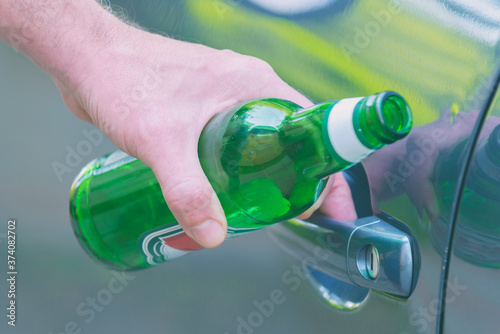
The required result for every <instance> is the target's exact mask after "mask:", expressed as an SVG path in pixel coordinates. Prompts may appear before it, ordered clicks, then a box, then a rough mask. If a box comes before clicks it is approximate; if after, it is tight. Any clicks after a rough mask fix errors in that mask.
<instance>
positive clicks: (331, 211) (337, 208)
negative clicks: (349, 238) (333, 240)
mask: <svg viewBox="0 0 500 334" xmlns="http://www.w3.org/2000/svg"><path fill="white" fill-rule="evenodd" d="M320 211H321V212H322V213H324V214H325V215H327V216H329V217H330V218H333V219H338V220H353V219H356V218H358V216H357V215H356V209H355V207H354V202H353V200H352V194H351V189H350V188H349V184H348V183H347V181H346V180H345V178H344V175H342V173H337V174H335V182H334V183H333V186H332V189H331V190H330V192H329V193H328V195H327V196H326V198H325V200H324V201H323V204H322V205H321V207H320Z"/></svg>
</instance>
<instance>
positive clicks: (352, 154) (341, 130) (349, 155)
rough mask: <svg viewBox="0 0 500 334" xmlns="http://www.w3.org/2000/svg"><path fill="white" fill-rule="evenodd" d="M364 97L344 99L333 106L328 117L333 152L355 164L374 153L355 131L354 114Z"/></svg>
mask: <svg viewBox="0 0 500 334" xmlns="http://www.w3.org/2000/svg"><path fill="white" fill-rule="evenodd" d="M362 99H363V98H362V97H356V98H351V99H343V100H340V101H339V102H337V103H336V104H335V105H333V107H332V109H331V111H330V114H329V116H328V123H327V128H328V137H329V139H330V143H331V144H332V147H333V150H334V151H335V152H336V153H337V154H338V155H339V156H340V157H341V158H342V159H344V160H345V161H348V162H351V163H355V162H358V161H360V160H361V159H363V158H365V157H366V156H368V155H369V154H370V153H372V152H373V150H372V149H370V148H368V147H366V146H365V145H363V143H361V141H360V140H359V139H358V136H357V135H356V130H355V129H354V125H353V124H354V123H353V114H354V109H355V108H356V105H357V104H358V102H359V101H360V100H362Z"/></svg>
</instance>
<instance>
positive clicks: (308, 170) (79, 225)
mask: <svg viewBox="0 0 500 334" xmlns="http://www.w3.org/2000/svg"><path fill="white" fill-rule="evenodd" d="M339 101H345V100H339ZM339 101H330V102H325V103H323V104H319V105H316V106H314V107H311V108H308V109H302V108H301V107H300V106H298V105H296V104H294V103H292V102H289V101H285V100H279V99H261V100H255V101H250V102H246V103H243V104H240V105H238V106H235V107H233V108H229V109H227V110H225V111H223V112H221V113H219V114H217V115H216V116H214V118H212V120H211V121H210V122H209V123H208V124H207V125H206V127H205V128H204V130H203V132H202V134H201V136H200V140H199V147H198V154H199V158H200V162H201V165H202V168H203V170H204V172H205V174H206V175H207V178H208V179H209V181H210V183H211V185H212V187H213V188H214V190H215V192H216V194H217V196H218V198H219V200H220V202H221V204H222V207H223V209H224V212H225V215H226V218H227V221H228V237H233V236H236V235H240V234H242V233H246V232H249V231H253V230H256V229H260V228H263V227H265V226H268V225H270V224H274V223H277V222H280V221H284V220H287V219H291V218H294V217H296V216H298V215H300V214H301V213H303V212H304V211H306V210H307V209H308V208H309V207H311V206H312V205H313V204H314V202H315V201H316V200H317V199H318V197H319V195H320V194H321V192H322V191H323V189H324V187H325V185H326V183H327V180H328V178H327V177H328V175H330V174H333V173H335V172H338V171H341V170H343V169H345V168H348V167H349V166H350V165H352V164H354V163H357V162H358V161H359V160H360V159H362V158H363V157H364V156H365V155H367V154H369V153H370V152H371V151H372V150H373V149H374V148H373V147H369V148H365V150H364V151H363V150H362V149H361V152H358V153H357V154H358V156H356V157H355V159H353V157H352V156H349V157H348V159H350V160H355V161H347V160H345V159H344V158H343V157H341V156H339V155H336V154H335V152H334V151H333V153H332V143H331V142H330V141H329V139H328V131H327V130H328V129H327V127H326V125H325V124H326V120H325V119H326V118H327V117H328V113H329V112H330V111H331V110H332V109H334V108H333V107H334V106H335V105H336V104H337V103H338V102H339ZM403 101H404V100H403ZM404 112H405V113H406V112H407V111H406V110H405V111H404ZM351 115H352V110H351ZM351 118H352V116H351ZM406 121H407V122H406V123H408V120H407V119H406ZM349 122H350V123H351V127H352V123H353V122H352V119H351V120H349ZM410 124H411V120H410ZM405 126H406V128H405V129H404V130H405V131H406V132H408V131H409V127H408V124H405ZM335 145H336V146H337V147H338V145H339V144H338V143H337V144H335ZM335 145H334V146H335ZM343 145H344V146H349V143H346V144H343ZM381 145H383V144H381ZM344 149H347V151H349V150H348V148H344ZM344 157H345V156H344ZM193 205H196V203H193ZM70 211H71V216H72V219H73V223H74V229H75V233H76V235H77V237H78V239H79V240H80V241H81V243H82V245H83V247H84V248H85V249H86V250H87V251H89V253H91V254H92V255H93V257H95V258H96V259H98V260H99V261H100V262H102V263H104V264H107V265H108V266H112V267H115V268H116V267H117V268H120V269H140V268H146V267H149V266H152V265H155V264H158V263H161V262H165V261H168V260H171V259H173V258H176V257H178V256H181V255H184V254H186V253H187V252H189V251H192V250H197V249H200V248H201V246H199V245H198V244H197V243H195V242H194V241H192V240H191V239H190V238H189V237H188V236H187V235H186V234H185V233H184V232H183V231H182V229H181V228H180V226H179V225H178V223H177V222H176V220H175V218H174V217H173V215H172V213H171V212H170V210H169V209H168V206H167V204H166V203H165V200H164V199H163V196H162V193H161V189H160V186H159V184H158V182H157V180H156V178H155V176H154V174H153V172H152V171H151V169H149V168H148V167H147V166H146V165H144V164H143V163H142V162H140V161H139V160H137V159H134V158H131V157H129V156H127V155H125V154H124V153H122V152H119V151H118V152H115V153H113V154H111V155H110V156H107V157H103V158H100V159H97V160H95V161H93V162H91V163H90V164H89V165H88V166H87V167H85V168H84V170H83V171H82V172H81V173H80V175H79V176H78V177H77V179H76V180H75V182H74V184H73V187H72V190H71V194H70Z"/></svg>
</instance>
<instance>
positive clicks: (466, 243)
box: [431, 125, 500, 268]
mask: <svg viewBox="0 0 500 334" xmlns="http://www.w3.org/2000/svg"><path fill="white" fill-rule="evenodd" d="M466 144H467V139H465V140H463V141H462V142H460V143H459V144H457V145H456V146H455V147H454V148H453V149H451V150H450V153H449V155H445V156H444V158H443V159H442V160H443V161H442V162H441V163H438V165H437V166H436V167H437V168H436V170H437V178H438V181H439V182H438V187H437V188H436V196H437V198H438V203H439V207H440V211H441V213H440V218H439V219H438V220H437V221H436V222H435V223H434V224H433V225H432V226H431V228H432V235H433V241H434V245H435V246H436V248H437V249H438V250H439V251H441V252H442V251H443V246H444V244H445V240H446V234H447V232H448V228H449V223H448V221H449V217H450V214H451V213H450V210H451V208H452V205H453V200H454V198H455V191H456V186H457V184H456V180H457V179H458V173H459V171H460V169H459V168H457V161H463V159H464V156H463V155H464V150H465V146H466ZM498 217H500V125H498V126H496V127H495V129H494V130H493V131H492V132H491V133H490V135H489V136H488V137H487V138H485V139H484V140H482V141H481V142H480V143H479V144H478V146H477V148H476V151H475V154H474V156H473V158H472V161H471V167H470V172H469V174H468V176H467V181H466V184H465V189H464V193H463V197H462V204H461V208H460V213H459V218H458V221H457V224H458V225H457V228H456V234H455V240H458V241H459V242H456V243H455V249H454V253H455V255H456V256H458V257H460V258H461V259H463V260H465V261H468V262H470V263H473V264H475V265H478V266H483V267H495V268H500V252H499V249H500V224H498Z"/></svg>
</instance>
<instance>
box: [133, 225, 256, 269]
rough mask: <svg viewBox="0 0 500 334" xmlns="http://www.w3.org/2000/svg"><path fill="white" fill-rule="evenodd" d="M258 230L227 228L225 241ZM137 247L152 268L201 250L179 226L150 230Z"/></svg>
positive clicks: (142, 236) (141, 238)
mask: <svg viewBox="0 0 500 334" xmlns="http://www.w3.org/2000/svg"><path fill="white" fill-rule="evenodd" d="M257 229H260V228H235V227H228V231H227V237H226V239H231V238H234V237H237V236H240V235H243V234H246V233H248V232H251V231H255V230H257ZM139 247H140V248H141V249H142V252H143V253H144V255H145V256H146V261H147V262H148V263H149V264H150V265H152V266H154V265H157V264H160V263H163V262H166V261H170V260H173V259H176V258H178V257H181V256H183V255H186V254H188V253H189V252H192V251H195V250H199V249H203V247H202V246H200V245H199V244H198V243H197V242H196V241H194V240H193V239H191V238H190V237H189V236H188V235H187V234H186V233H185V232H184V231H183V230H182V228H181V227H180V226H179V225H174V226H170V227H167V228H165V226H161V227H159V228H156V229H153V230H150V231H148V232H146V233H144V234H143V235H141V237H140V239H139Z"/></svg>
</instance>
